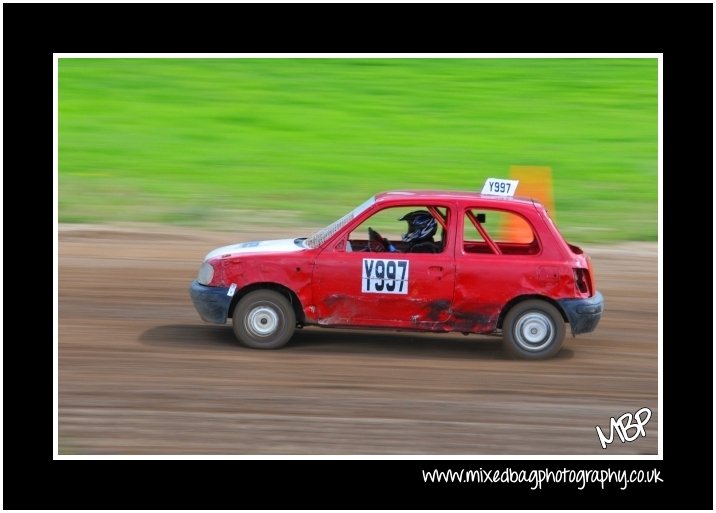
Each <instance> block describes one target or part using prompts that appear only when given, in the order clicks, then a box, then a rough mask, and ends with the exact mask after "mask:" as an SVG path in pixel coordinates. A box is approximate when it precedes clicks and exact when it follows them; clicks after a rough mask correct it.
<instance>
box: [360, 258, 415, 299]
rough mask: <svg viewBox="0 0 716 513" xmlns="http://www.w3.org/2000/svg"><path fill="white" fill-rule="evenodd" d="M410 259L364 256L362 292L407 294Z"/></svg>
mask: <svg viewBox="0 0 716 513" xmlns="http://www.w3.org/2000/svg"><path fill="white" fill-rule="evenodd" d="M409 264H410V262H409V261H408V260H388V259H384V258H364V259H363V273H362V280H361V282H362V285H361V292H364V293H369V294H407V293H408V274H409V271H410V269H409Z"/></svg>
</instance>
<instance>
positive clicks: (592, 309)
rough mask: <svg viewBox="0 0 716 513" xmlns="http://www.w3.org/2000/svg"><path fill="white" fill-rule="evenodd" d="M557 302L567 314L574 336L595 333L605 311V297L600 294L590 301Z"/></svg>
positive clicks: (560, 300) (568, 300)
mask: <svg viewBox="0 0 716 513" xmlns="http://www.w3.org/2000/svg"><path fill="white" fill-rule="evenodd" d="M557 302H558V303H559V306H561V307H562V310H564V312H565V313H566V314H567V319H569V326H570V328H572V335H579V334H580V333H589V332H590V331H594V329H595V328H596V327H597V324H599V320H600V319H601V318H602V312H603V311H604V297H602V294H601V293H600V292H597V293H596V294H594V295H593V296H592V297H590V298H588V299H559V300H557Z"/></svg>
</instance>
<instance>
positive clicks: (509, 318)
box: [191, 186, 603, 359]
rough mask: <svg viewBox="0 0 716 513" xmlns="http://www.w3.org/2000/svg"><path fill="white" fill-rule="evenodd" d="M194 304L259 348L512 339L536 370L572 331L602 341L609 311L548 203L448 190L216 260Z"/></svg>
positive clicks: (510, 346)
mask: <svg viewBox="0 0 716 513" xmlns="http://www.w3.org/2000/svg"><path fill="white" fill-rule="evenodd" d="M486 187H487V186H486ZM503 189H504V188H503ZM484 192H485V191H484V190H483V193H484ZM503 192H504V190H503ZM191 298H192V301H193V303H194V306H195V308H196V309H197V311H198V312H199V315H200V316H201V318H202V319H204V320H205V321H207V322H211V323H217V324H224V323H225V322H226V320H227V318H231V319H232V323H233V328H234V333H235V334H236V337H237V338H238V340H239V341H240V342H242V343H243V344H245V345H247V346H249V347H253V348H261V349H275V348H279V347H281V346H283V345H285V344H286V343H287V342H288V341H289V340H290V338H291V336H292V335H293V333H294V330H295V329H296V328H301V327H303V326H309V325H313V326H323V327H351V328H386V329H400V330H417V331H431V332H450V331H457V332H461V333H464V334H468V333H478V334H488V335H500V334H501V335H502V338H503V343H504V346H505V348H506V349H507V351H508V352H509V353H510V354H511V355H513V356H516V357H521V358H529V359H538V358H547V357H550V356H553V355H555V354H556V353H557V352H558V351H559V349H560V347H561V346H562V342H563V340H564V335H565V323H569V326H570V329H571V332H572V334H573V335H576V334H579V333H587V332H590V331H593V330H594V329H595V328H596V326H597V324H598V322H599V320H600V318H601V314H602V309H603V298H602V295H601V294H600V293H599V292H597V290H596V288H595V284H594V273H593V272H592V266H591V262H590V259H589V257H588V256H587V255H586V254H585V253H584V252H583V251H582V250H581V249H580V248H578V247H577V246H573V245H571V244H568V243H567V242H565V240H564V239H563V238H562V236H561V235H560V233H559V231H558V230H557V228H556V226H555V225H554V223H553V222H552V220H551V219H550V217H549V216H548V214H547V211H546V210H545V209H544V207H543V206H542V205H541V204H539V203H538V202H536V201H534V200H531V199H524V198H515V197H511V196H492V195H488V194H480V193H470V192H446V191H394V192H384V193H381V194H377V195H376V196H374V197H372V198H370V199H369V200H368V201H366V202H364V203H363V204H361V205H360V206H358V207H357V208H355V209H354V210H353V211H351V212H349V213H348V214H346V215H345V216H343V217H341V218H340V219H338V220H337V221H335V222H334V223H333V224H331V225H329V226H327V227H326V228H323V229H322V230H320V231H318V232H316V233H314V234H313V235H311V236H310V237H300V238H297V239H285V240H270V241H255V242H243V243H239V244H234V245H231V246H225V247H222V248H218V249H215V250H214V251H212V252H210V253H209V254H208V255H207V256H206V258H205V259H204V263H203V264H202V266H201V269H200V270H199V276H198V279H197V280H195V281H194V282H193V283H192V284H191Z"/></svg>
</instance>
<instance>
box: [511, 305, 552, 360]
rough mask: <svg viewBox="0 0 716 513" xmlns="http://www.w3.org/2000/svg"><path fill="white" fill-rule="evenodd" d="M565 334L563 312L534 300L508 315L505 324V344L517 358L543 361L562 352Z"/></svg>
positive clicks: (512, 310)
mask: <svg viewBox="0 0 716 513" xmlns="http://www.w3.org/2000/svg"><path fill="white" fill-rule="evenodd" d="M564 333H565V329H564V320H563V319H562V315H561V314H560V313H559V310H557V309H556V308H555V307H554V306H553V305H551V304H549V303H548V302H546V301H541V300H538V299H530V300H528V301H523V302H521V303H518V304H517V305H515V306H513V307H512V309H511V310H510V311H509V312H508V314H507V316H506V317H505V321H504V322H503V324H502V343H503V345H504V347H505V349H506V350H507V352H508V353H509V354H510V355H512V356H513V357H516V358H525V359H530V360H539V359H543V358H550V357H552V356H554V355H555V354H557V353H558V352H559V350H560V349H561V347H562V342H564Z"/></svg>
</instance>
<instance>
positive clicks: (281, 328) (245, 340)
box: [232, 290, 296, 349]
mask: <svg viewBox="0 0 716 513" xmlns="http://www.w3.org/2000/svg"><path fill="white" fill-rule="evenodd" d="M232 324H233V327H234V334H235V335H236V338H237V339H239V342H241V343H242V344H244V345H246V346H248V347H253V348H254V349H278V348H279V347H283V346H284V345H286V343H287V342H288V341H289V340H290V339H291V337H292V336H293V332H294V330H295V328H296V313H295V312H294V311H293V307H292V306H291V303H289V302H288V299H286V297H285V296H284V295H283V294H280V293H278V292H276V291H273V290H255V291H253V292H249V293H248V294H246V296H244V297H243V298H241V300H240V301H239V302H238V304H237V305H236V308H235V309H234V316H233V320H232Z"/></svg>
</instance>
